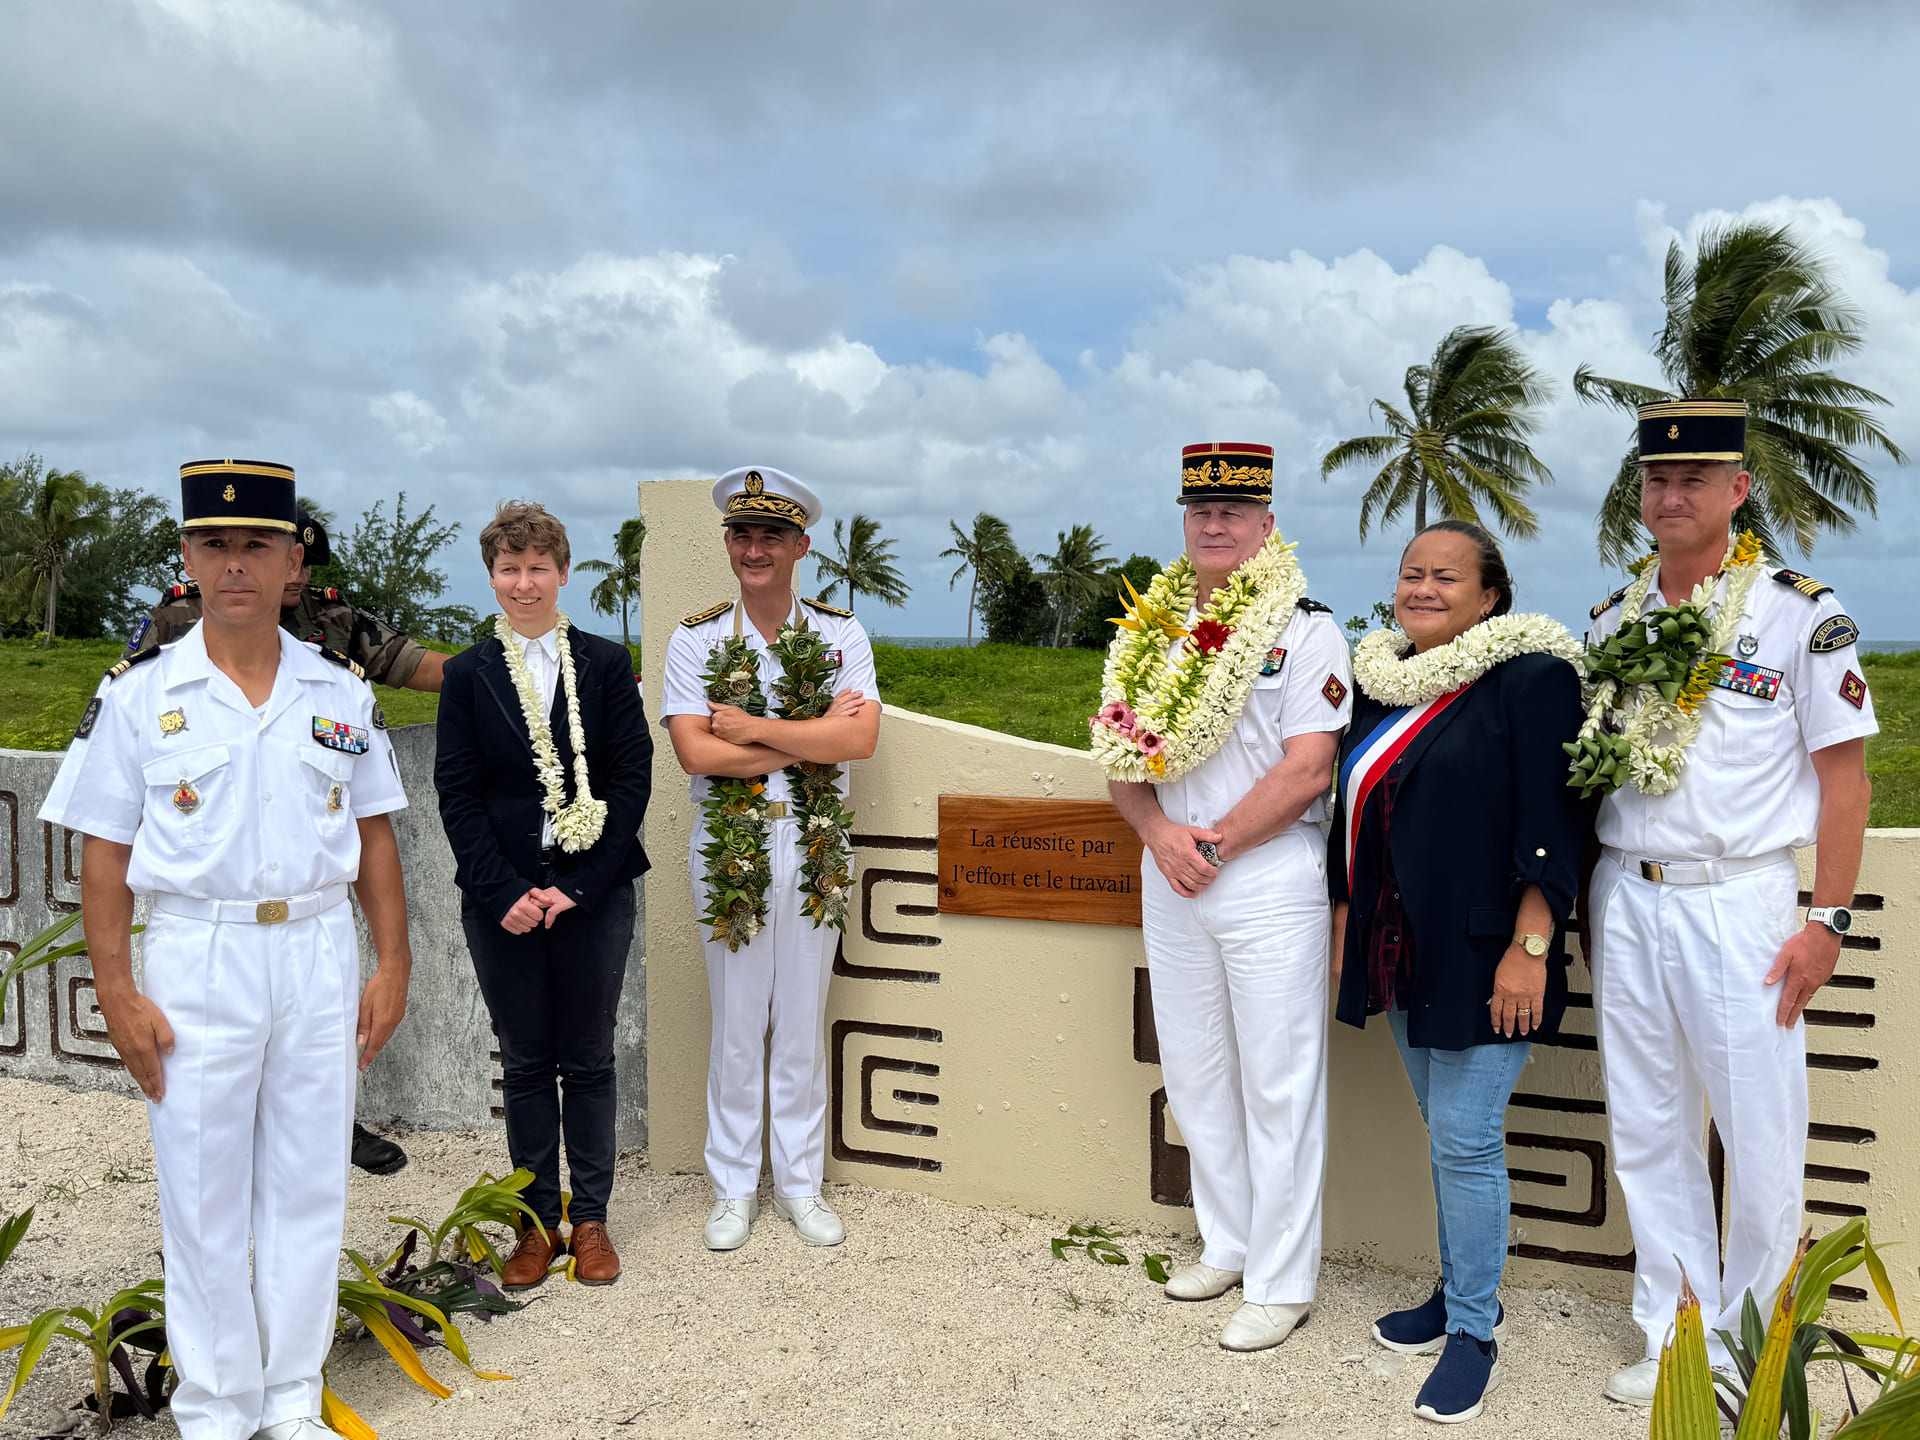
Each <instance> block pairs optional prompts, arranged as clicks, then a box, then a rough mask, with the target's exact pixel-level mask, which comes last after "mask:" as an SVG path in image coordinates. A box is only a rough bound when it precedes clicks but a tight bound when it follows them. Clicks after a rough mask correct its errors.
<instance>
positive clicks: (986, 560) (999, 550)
mask: <svg viewBox="0 0 1920 1440" xmlns="http://www.w3.org/2000/svg"><path fill="white" fill-rule="evenodd" d="M947 528H948V529H949V530H951V531H953V544H951V545H949V546H948V547H947V548H946V549H944V550H942V551H941V552H940V558H941V559H942V560H958V561H959V562H960V563H959V564H958V565H957V566H955V567H954V571H953V578H952V579H951V580H949V581H947V588H948V589H949V590H951V589H952V588H953V587H954V586H955V585H957V584H958V583H959V581H960V577H961V576H962V575H964V574H966V573H967V572H968V571H969V570H971V571H972V572H973V579H972V581H971V582H970V583H969V584H968V586H967V644H969V645H971V644H973V607H974V604H975V602H976V601H977V600H978V599H979V598H980V581H981V580H982V579H987V580H1000V579H1004V578H1005V577H1006V573H1007V566H1008V565H1009V564H1011V563H1012V561H1013V558H1014V557H1015V556H1016V555H1018V554H1019V553H1020V552H1019V550H1018V549H1017V548H1016V547H1015V545H1014V543H1013V531H1012V530H1010V529H1008V528H1007V522H1006V521H1004V520H1002V519H1001V518H1000V517H999V516H998V515H989V514H987V512H986V511H984V510H982V511H981V512H980V513H979V514H978V515H976V516H974V517H973V533H972V534H971V535H969V534H967V533H966V532H965V531H963V530H962V529H961V528H960V525H959V522H958V521H954V520H949V521H948V522H947Z"/></svg>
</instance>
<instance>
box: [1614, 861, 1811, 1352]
mask: <svg viewBox="0 0 1920 1440" xmlns="http://www.w3.org/2000/svg"><path fill="white" fill-rule="evenodd" d="M1799 886H1800V877H1799V872H1798V870H1797V868H1796V867H1795V866H1794V864H1793V862H1792V861H1791V860H1783V861H1782V862H1781V863H1780V864H1778V865H1771V866H1768V867H1767V868H1766V869H1764V870H1753V871H1749V872H1747V873H1746V874H1743V875H1736V876H1734V877H1733V878H1732V879H1730V880H1723V881H1720V882H1718V883H1717V884H1711V885H1662V884H1655V883H1654V882H1652V881H1650V880H1643V879H1641V878H1640V876H1639V874H1638V873H1632V874H1629V873H1628V872H1627V871H1626V870H1623V869H1622V868H1621V867H1620V866H1619V865H1618V864H1617V863H1616V862H1615V861H1613V860H1612V859H1610V858H1606V859H1602V860H1601V861H1600V863H1599V866H1598V867H1597V868H1596V869H1595V871H1594V874H1593V886H1592V892H1591V905H1590V909H1591V912H1592V914H1591V922H1590V923H1591V929H1592V937H1593V991H1594V1013H1595V1023H1596V1028H1597V1030H1598V1032H1599V1036H1600V1065H1601V1071H1602V1074H1603V1075H1604V1077H1605V1080H1606V1087H1607V1118H1608V1125H1609V1128H1610V1129H1611V1131H1612V1135H1613V1169H1614V1174H1616V1175H1617V1176H1618V1177H1619V1179H1620V1189H1621V1192H1622V1193H1623V1194H1624V1195H1625V1196H1626V1201H1627V1219H1628V1222H1629V1223H1630V1224H1631V1226H1632V1227H1633V1248H1634V1254H1635V1257H1636V1258H1635V1261H1634V1275H1633V1318H1634V1320H1635V1321H1636V1322H1637V1323H1638V1324H1639V1326H1640V1328H1641V1329H1642V1330H1644V1331H1645V1332H1646V1336H1647V1354H1648V1355H1649V1356H1658V1355H1659V1353H1660V1345H1661V1342H1662V1340H1663V1339H1664V1337H1665V1336H1666V1333H1667V1330H1668V1328H1669V1327H1670V1326H1671V1325H1672V1324H1673V1312H1674V1304H1675V1302H1676V1300H1677V1299H1678V1298H1679V1294H1680V1268H1679V1267H1680V1266H1681V1265H1685V1266H1686V1270H1687V1279H1688V1281H1689V1282H1690V1283H1691V1284H1692V1286H1693V1290H1694V1293H1695V1294H1696V1295H1698V1296H1699V1297H1700V1306H1701V1311H1702V1314H1703V1316H1704V1317H1705V1320H1706V1326H1707V1335H1708V1349H1709V1351H1710V1352H1711V1353H1712V1355H1713V1358H1714V1362H1715V1363H1716V1364H1720V1363H1724V1362H1725V1360H1726V1356H1725V1354H1724V1353H1723V1349H1722V1347H1721V1344H1720V1342H1719V1340H1717V1339H1715V1338H1713V1332H1714V1330H1715V1329H1716V1328H1718V1329H1724V1330H1726V1331H1727V1332H1728V1333H1729V1334H1733V1335H1738V1334H1739V1333H1740V1309H1741V1302H1742V1300H1743V1298H1744V1297H1745V1295H1746V1293H1747V1291H1748V1290H1749V1289H1751V1290H1752V1291H1753V1298H1754V1303H1755V1304H1756V1305H1757V1306H1759V1308H1760V1314H1761V1315H1762V1316H1763V1317H1764V1316H1767V1315H1770V1314H1772V1312H1773V1296H1774V1291H1775V1290H1777V1289H1778V1288H1779V1285H1780V1282H1781V1280H1782V1279H1784V1278H1785V1276H1786V1273H1787V1266H1788V1264H1789V1263H1791V1261H1792V1259H1793V1251H1794V1245H1795V1243H1796V1242H1797V1240H1798V1238H1799V1231H1800V1211H1801V1199H1802V1192H1803V1187H1804V1177H1805V1173H1806V1158H1807V1043H1806V1022H1805V1021H1804V1020H1803V1021H1802V1022H1801V1023H1800V1024H1798V1025H1796V1026H1794V1028H1793V1029H1791V1030H1788V1029H1786V1028H1784V1027H1782V1026H1781V1025H1780V1024H1779V1023H1778V1021H1777V1020H1776V1019H1775V1018H1774V1017H1775V1014H1776V1012H1777V1010H1778V1007H1779V1004H1780V987H1779V986H1778V985H1764V984H1762V983H1761V981H1762V980H1763V979H1764V977H1765V976H1766V973H1767V971H1768V970H1769V969H1771V968H1772V966H1773V962H1774V959H1775V957H1776V956H1777V955H1778V954H1779V951H1780V947H1781V946H1782V945H1783V944H1785V943H1786V940H1787V937H1788V936H1790V935H1792V934H1793V932H1794V931H1795V930H1796V929H1797V928H1798V926H1797V925H1796V923H1795V921H1796V918H1797V915H1796V910H1795V905H1796V896H1797V892H1798V890H1799ZM1708 1106H1711V1108H1712V1111H1713V1115H1714V1119H1715V1120H1716V1122H1717V1123H1718V1125H1719V1130H1720V1141H1721V1144H1722V1145H1723V1146H1724V1147H1725V1150H1726V1157H1727V1167H1726V1196H1725V1202H1726V1214H1727V1247H1726V1262H1725V1265H1724V1267H1723V1266H1722V1263H1721V1258H1720V1243H1719V1242H1720V1236H1719V1233H1718V1230H1717V1228H1716V1226H1715V1223H1714V1213H1713V1189H1712V1185H1711V1182H1710V1180H1709V1178H1708V1172H1707V1151H1706V1119H1705V1115H1704V1111H1705V1109H1706V1107H1708ZM1675 1257H1678V1260H1677V1262H1676V1258H1675Z"/></svg>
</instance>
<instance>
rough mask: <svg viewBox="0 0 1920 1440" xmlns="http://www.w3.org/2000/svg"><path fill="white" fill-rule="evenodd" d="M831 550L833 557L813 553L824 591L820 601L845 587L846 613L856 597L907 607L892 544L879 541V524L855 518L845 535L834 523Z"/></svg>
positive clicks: (902, 582)
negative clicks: (863, 596)
mask: <svg viewBox="0 0 1920 1440" xmlns="http://www.w3.org/2000/svg"><path fill="white" fill-rule="evenodd" d="M833 548H834V551H835V552H836V553H834V554H831V555H828V554H821V553H815V555H814V557H813V562H814V564H816V565H818V566H819V567H820V579H821V581H822V582H823V584H824V588H823V589H822V590H821V592H820V598H821V599H822V600H830V599H832V598H833V592H834V591H836V590H838V589H839V588H840V587H841V586H842V585H845V586H846V587H847V609H849V610H851V609H853V598H854V596H856V595H871V596H873V597H874V598H875V599H878V600H880V601H882V602H884V603H885V604H888V605H891V606H893V607H894V608H895V609H898V608H899V607H900V606H902V605H904V604H906V603H907V590H908V587H907V582H906V581H905V580H903V579H901V577H900V572H899V571H898V570H896V569H895V568H894V565H893V541H891V540H882V539H881V538H880V522H879V521H878V520H876V519H874V518H873V517H872V516H871V515H855V516H854V517H853V519H852V521H850V522H849V523H848V526H847V528H846V531H845V533H844V534H843V533H842V531H841V525H840V522H839V521H838V520H836V521H834V522H833Z"/></svg>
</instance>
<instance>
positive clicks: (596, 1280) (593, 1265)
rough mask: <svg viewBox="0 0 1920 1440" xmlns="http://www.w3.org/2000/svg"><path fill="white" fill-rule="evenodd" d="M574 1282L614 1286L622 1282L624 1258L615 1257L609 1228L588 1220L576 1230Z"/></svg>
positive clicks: (574, 1231) (574, 1229) (574, 1241)
mask: <svg viewBox="0 0 1920 1440" xmlns="http://www.w3.org/2000/svg"><path fill="white" fill-rule="evenodd" d="M571 1248H572V1250H573V1278H574V1279H576V1280H578V1281H579V1282H580V1283H581V1284H582V1285H611V1284H613V1282H614V1281H616V1280H618V1279H619V1278H620V1257H619V1256H618V1255H617V1254H615V1253H614V1249H613V1241H611V1240H609V1239H608V1238H607V1227H606V1226H605V1225H602V1224H601V1223H600V1222H599V1221H598V1220H587V1221H584V1222H583V1223H581V1224H579V1225H576V1226H574V1227H573V1240H572V1244H571Z"/></svg>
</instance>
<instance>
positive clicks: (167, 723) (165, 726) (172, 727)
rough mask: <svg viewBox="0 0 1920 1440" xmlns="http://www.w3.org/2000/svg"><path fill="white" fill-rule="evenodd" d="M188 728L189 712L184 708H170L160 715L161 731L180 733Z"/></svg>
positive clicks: (168, 733) (163, 732)
mask: <svg viewBox="0 0 1920 1440" xmlns="http://www.w3.org/2000/svg"><path fill="white" fill-rule="evenodd" d="M186 728H187V714H186V711H184V710H168V711H166V712H164V713H163V714H162V715H161V716H160V733H161V734H162V735H178V734H179V733H180V732H181V731H182V730H184V729H186Z"/></svg>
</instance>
